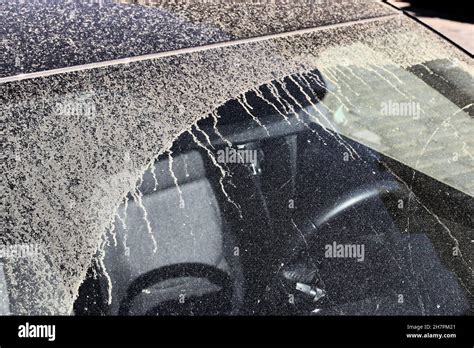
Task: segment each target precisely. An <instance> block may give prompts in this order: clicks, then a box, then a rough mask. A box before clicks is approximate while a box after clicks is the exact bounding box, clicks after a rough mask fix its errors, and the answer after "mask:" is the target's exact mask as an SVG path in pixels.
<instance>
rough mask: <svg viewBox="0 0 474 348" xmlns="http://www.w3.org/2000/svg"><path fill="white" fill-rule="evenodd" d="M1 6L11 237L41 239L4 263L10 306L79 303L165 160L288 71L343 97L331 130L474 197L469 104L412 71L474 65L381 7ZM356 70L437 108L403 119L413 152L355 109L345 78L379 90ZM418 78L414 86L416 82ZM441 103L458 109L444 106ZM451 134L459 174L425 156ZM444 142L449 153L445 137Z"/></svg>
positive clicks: (64, 308) (47, 310)
mask: <svg viewBox="0 0 474 348" xmlns="http://www.w3.org/2000/svg"><path fill="white" fill-rule="evenodd" d="M145 5H146V6H145ZM0 6H1V8H2V11H1V15H0V16H1V17H2V21H1V22H2V26H5V27H4V28H2V29H3V31H4V32H5V33H6V35H5V36H4V38H3V40H2V45H3V51H4V52H5V57H6V59H3V61H2V65H1V67H2V69H1V72H0V99H1V100H2V106H1V114H2V119H4V120H5V132H4V135H5V138H6V142H4V149H5V151H4V152H5V160H4V161H3V163H2V172H3V179H4V184H3V186H4V194H5V195H4V204H5V207H6V218H4V223H5V226H4V227H3V228H2V230H3V231H2V234H1V236H0V244H34V245H39V246H40V253H39V255H37V256H36V257H35V258H32V259H28V258H24V259H18V260H15V262H10V261H9V260H5V263H4V268H5V269H4V273H5V276H6V278H7V279H8V283H9V297H10V301H11V311H12V312H13V313H14V314H70V313H71V311H72V305H73V302H74V299H75V298H76V296H77V292H78V288H79V286H80V284H81V282H82V281H83V279H84V277H85V274H86V271H87V268H88V266H89V264H90V262H91V259H92V258H93V257H94V255H97V253H98V250H99V253H98V254H99V256H98V257H99V258H100V246H101V244H102V237H103V235H104V233H106V232H107V231H108V230H109V229H110V226H111V225H112V223H113V220H114V217H115V214H116V210H117V208H118V206H119V205H120V204H121V202H122V201H123V199H124V198H125V197H126V195H127V193H128V192H130V191H131V190H133V189H134V187H135V186H136V185H137V181H138V180H139V178H140V177H141V176H142V174H143V173H144V171H146V169H147V168H148V167H149V166H150V164H151V163H153V161H154V159H155V158H157V156H158V155H159V154H161V153H163V152H165V151H167V150H168V149H169V148H170V146H171V144H172V143H173V140H174V139H176V138H177V137H178V136H179V135H180V134H182V133H183V132H187V131H188V130H189V129H190V127H191V126H192V125H193V124H195V122H196V121H197V120H199V119H201V118H203V117H205V116H207V115H209V114H211V113H212V112H213V111H214V110H216V108H217V107H219V106H220V105H222V104H223V103H225V102H226V101H228V100H230V99H234V98H236V97H238V96H239V95H241V94H242V93H245V92H246V91H249V90H252V89H255V88H256V87H258V86H260V85H262V84H271V83H272V81H279V80H280V81H281V80H282V79H283V78H284V77H287V76H290V75H291V76H296V77H298V76H300V74H302V73H304V72H309V71H313V70H315V69H318V70H320V71H322V72H323V73H324V75H325V76H326V79H327V81H328V85H331V87H330V88H329V87H328V90H330V93H329V94H330V96H331V98H332V99H331V98H329V99H328V100H327V107H328V108H329V109H332V108H333V107H337V105H339V104H343V105H345V106H346V108H345V109H344V108H343V109H341V110H339V112H337V110H332V111H334V115H335V117H334V119H331V120H330V119H326V118H323V117H322V116H321V119H320V120H319V122H320V123H321V124H323V125H324V126H325V127H326V128H331V129H333V130H335V131H336V132H339V133H341V134H344V135H345V136H347V137H350V138H353V139H356V140H357V141H360V142H362V143H365V144H366V145H367V146H370V147H372V148H374V149H376V150H378V151H380V152H383V153H385V154H386V155H388V156H391V157H393V158H395V159H397V160H399V161H401V162H403V163H405V164H407V165H410V166H412V167H414V168H416V167H417V166H419V168H417V169H419V170H420V171H422V172H424V173H425V174H427V175H429V176H432V177H435V178H436V179H438V180H440V181H443V182H444V183H446V184H448V185H450V186H452V187H454V188H456V189H458V190H460V191H462V192H464V193H467V194H469V195H473V186H472V183H473V182H474V180H472V179H473V176H472V175H473V174H472V173H473V171H472V139H469V137H468V135H469V131H471V134H472V130H473V125H472V119H471V118H470V117H469V115H468V112H469V111H470V110H471V111H472V104H470V105H469V104H467V105H462V106H460V105H456V104H454V103H452V102H450V101H449V100H447V99H445V98H444V97H443V96H442V95H441V94H439V98H437V99H436V98H435V99H436V100H433V101H431V104H429V102H427V101H424V100H423V95H417V94H416V93H420V92H417V91H420V88H421V87H420V86H421V85H422V82H416V81H415V78H414V77H410V76H414V75H411V73H410V72H409V71H407V69H408V68H410V67H413V66H416V65H422V66H424V64H425V62H428V61H445V62H448V64H449V65H450V66H451V67H452V68H453V69H457V70H456V71H458V70H459V71H461V72H464V75H463V74H460V76H461V77H460V78H466V79H468V80H469V79H471V80H470V81H472V76H473V75H472V61H471V60H470V58H469V57H467V56H466V55H465V54H464V53H463V52H461V51H459V50H457V49H456V48H453V47H451V46H450V45H449V44H448V43H446V42H444V41H443V40H442V39H441V38H439V37H438V36H437V35H436V34H434V33H432V32H431V31H429V30H428V29H426V28H424V27H422V26H421V25H419V24H417V23H415V22H414V21H412V20H411V19H409V18H407V17H405V16H404V15H403V14H402V13H399V12H397V11H395V10H393V9H392V8H390V7H388V6H386V5H385V4H382V3H379V2H371V1H368V2H364V1H357V0H353V1H331V2H326V1H324V2H321V1H314V2H311V1H309V2H308V1H301V2H296V3H295V4H293V3H291V4H289V3H287V2H282V4H279V3H278V2H275V3H272V4H261V5H258V4H255V3H251V4H247V3H245V2H240V1H239V2H234V3H233V4H222V3H220V2H216V4H212V3H210V2H203V3H198V2H193V3H188V2H179V1H178V2H173V4H169V3H168V2H159V1H157V2H154V1H146V2H145V1H143V2H142V1H138V4H129V3H128V1H117V2H113V1H102V2H87V1H83V2H70V1H13V2H9V3H8V4H5V3H2V4H1V5H0ZM426 69H427V70H426V73H427V74H430V72H429V70H430V69H431V68H429V67H428V66H426ZM359 70H364V71H365V72H366V73H367V72H369V73H370V74H372V75H374V76H377V77H378V78H379V79H380V80H383V81H385V86H386V87H388V88H390V89H391V91H392V92H393V93H394V95H397V96H398V97H400V96H402V97H406V96H407V95H408V98H409V99H414V100H417V101H422V102H423V104H422V109H423V112H424V113H427V114H428V109H427V108H428V107H430V108H433V109H436V110H438V113H435V114H434V116H432V117H429V118H424V117H421V118H419V119H410V120H408V121H407V123H405V124H404V125H403V126H402V128H401V129H398V130H396V131H398V132H399V133H403V129H404V127H415V128H416V129H417V130H418V133H417V136H416V139H411V140H414V144H413V146H414V147H416V148H417V149H418V150H419V151H418V152H417V153H416V155H415V156H412V157H408V156H407V155H406V152H404V151H402V150H401V149H400V148H399V147H397V146H396V144H393V146H388V145H387V142H384V141H380V137H381V135H380V134H381V133H378V132H379V131H380V132H382V133H383V131H384V130H383V129H385V131H388V130H390V131H393V130H394V129H395V128H396V127H397V125H388V124H387V125H386V126H385V128H384V127H383V125H382V126H381V124H380V123H376V122H375V121H373V119H371V120H367V119H364V118H363V117H361V116H360V115H361V114H363V113H365V114H369V113H370V112H371V111H370V110H362V111H361V110H359V112H356V111H355V109H357V108H356V107H355V106H353V105H351V104H354V102H353V101H352V99H351V100H349V99H348V97H347V96H348V95H349V94H350V93H354V91H353V88H354V87H353V85H352V84H349V83H348V80H347V79H349V77H348V75H351V74H352V75H353V77H351V80H357V81H359V83H360V90H358V91H355V94H354V95H358V96H359V97H361V98H362V97H363V96H364V95H365V97H366V98H370V93H371V83H372V82H371V81H368V80H365V79H364V77H363V76H361V75H358V71H359ZM431 72H432V73H433V71H431ZM400 74H405V75H406V78H405V77H400ZM405 75H404V76H405ZM410 79H413V84H409V83H407V82H406V81H410ZM295 80H296V78H295ZM298 81H300V83H303V81H304V80H303V79H298ZM372 92H373V90H372ZM394 98H395V97H394ZM331 100H332V101H333V102H334V105H332V104H331ZM78 109H79V110H80V111H81V112H77V110H78ZM351 110H352V112H351ZM439 110H443V115H448V116H447V117H443V118H442V117H441V116H437V115H440V114H441V113H440V111H439ZM316 117H317V116H316ZM351 119H352V121H351ZM443 122H444V123H443ZM354 124H357V127H352V126H351V125H354ZM376 128H377V129H376ZM380 128H383V129H382V130H380ZM453 129H454V130H453ZM374 134H375V135H374ZM377 134H378V135H377ZM377 136H378V137H377ZM400 136H401V137H403V134H401V135H400ZM443 136H444V137H446V136H449V137H450V139H451V140H450V142H451V146H452V147H453V148H456V149H458V150H456V151H459V152H460V154H461V152H463V151H464V152H465V153H466V154H467V155H465V156H461V159H460V160H459V161H457V162H456V163H455V164H453V166H454V165H456V166H465V168H467V169H466V170H464V171H462V170H461V171H460V172H458V173H457V174H456V175H455V176H452V175H450V173H451V170H452V167H450V166H446V165H445V163H444V162H443V163H441V162H439V164H438V165H437V164H436V163H434V164H430V165H427V166H425V167H423V166H422V164H423V163H424V162H426V158H427V157H423V156H424V154H425V152H429V153H430V155H431V154H432V153H433V151H432V150H430V149H432V146H431V145H432V143H431V142H432V141H435V140H436V139H437V137H440V138H442V137H443ZM428 150H429V151H428ZM435 152H436V153H437V154H440V156H442V155H446V156H452V155H453V154H452V151H451V150H447V149H446V148H445V147H443V146H440V147H436V151H435ZM463 168H464V167H463ZM460 174H463V175H460ZM0 291H1V288H0Z"/></svg>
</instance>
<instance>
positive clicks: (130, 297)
mask: <svg viewBox="0 0 474 348" xmlns="http://www.w3.org/2000/svg"><path fill="white" fill-rule="evenodd" d="M180 277H193V278H206V279H207V280H209V281H210V282H211V283H212V284H214V285H216V286H218V287H220V288H221V289H220V290H219V291H217V292H213V293H210V294H205V295H201V296H192V297H190V298H188V299H187V300H186V301H185V302H184V303H180V302H179V300H178V299H176V300H169V301H164V302H162V303H161V304H159V305H157V306H155V307H153V308H151V309H150V310H148V311H147V312H146V313H145V315H158V314H160V315H190V314H193V313H196V312H197V313H199V314H202V315H204V314H206V315H208V314H222V313H223V312H224V313H226V312H229V311H230V310H231V308H232V304H231V300H232V294H233V286H232V280H231V278H230V276H229V275H228V274H227V273H226V272H224V271H222V270H220V269H219V268H217V267H215V266H210V265H206V264H202V263H179V264H173V265H168V266H163V267H160V268H156V269H154V270H151V271H149V272H147V273H145V274H142V275H141V276H139V277H138V278H136V279H135V280H134V281H133V282H132V283H131V284H130V286H129V287H128V289H127V292H126V295H125V297H124V298H123V299H122V301H121V302H120V307H119V311H118V315H130V308H131V305H132V303H133V301H134V299H135V298H136V297H137V296H138V295H140V294H141V293H142V291H143V290H145V289H147V288H150V287H152V286H153V285H155V284H158V283H160V282H162V281H165V280H168V279H173V278H180Z"/></svg>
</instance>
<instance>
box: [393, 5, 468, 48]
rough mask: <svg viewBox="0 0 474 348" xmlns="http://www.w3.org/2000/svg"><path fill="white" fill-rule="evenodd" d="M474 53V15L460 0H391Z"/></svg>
mask: <svg viewBox="0 0 474 348" xmlns="http://www.w3.org/2000/svg"><path fill="white" fill-rule="evenodd" d="M389 2H390V3H391V4H393V5H395V6H397V7H398V8H400V9H402V10H404V11H407V12H409V13H410V14H412V15H415V16H416V17H417V18H418V19H420V20H421V21H422V22H424V23H426V24H428V25H429V26H430V27H432V28H433V29H435V30H437V31H438V32H440V33H441V34H443V35H444V36H446V37H448V38H449V39H450V40H452V41H454V42H455V43H457V44H458V45H460V46H461V47H463V48H464V49H465V50H467V51H468V52H470V53H471V54H474V15H473V14H472V10H469V9H468V8H467V7H466V6H467V5H466V3H463V2H460V1H454V2H449V1H442V2H435V1H423V0H418V1H417V0H413V1H396V0H391V1H389Z"/></svg>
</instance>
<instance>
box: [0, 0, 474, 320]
mask: <svg viewBox="0 0 474 348" xmlns="http://www.w3.org/2000/svg"><path fill="white" fill-rule="evenodd" d="M1 6H2V8H3V9H2V15H1V16H2V17H3V18H2V23H4V26H5V28H4V29H6V30H5V32H6V35H5V37H4V38H3V43H4V47H5V53H6V57H7V58H6V59H5V60H3V62H2V65H1V66H2V69H1V76H0V90H1V93H0V98H1V100H2V115H3V118H4V119H5V121H6V122H5V124H6V130H5V134H6V137H7V139H6V140H7V142H6V145H5V157H6V158H5V161H4V163H2V172H3V173H4V175H3V176H4V181H5V185H4V186H5V194H6V199H5V207H6V218H5V221H4V222H5V226H4V233H2V235H1V236H0V244H1V245H2V246H3V247H2V249H0V251H1V252H2V254H1V255H0V256H1V259H2V263H0V312H1V313H2V314H4V315H7V314H14V315H77V316H86V315H101V316H108V315H111V316H117V315H118V316H130V315H135V316H136V315H140V316H141V315H150V316H169V315H177V316H207V315H216V316H228V315H246V316H270V315H272V316H274V315H281V316H329V315H330V316H334V315H337V316H346V315H364V316H365V315H371V316H372V315H385V316H387V315H388V316H406V315H429V316H431V315H449V316H459V315H471V314H472V306H471V304H472V287H471V285H470V284H471V283H470V282H471V280H472V239H473V227H474V223H473V220H472V216H473V211H474V204H473V202H474V201H473V196H474V166H473V154H472V147H473V146H474V143H473V141H472V134H473V133H474V122H473V117H474V94H473V89H472V86H473V82H474V78H473V64H472V63H473V62H472V57H470V56H469V55H468V54H466V52H464V51H463V50H462V49H459V48H458V47H455V46H453V45H452V44H450V43H449V42H447V41H446V40H444V39H443V38H442V37H440V36H438V35H437V34H436V33H434V32H432V31H431V30H430V29H428V28H426V27H424V26H422V25H421V24H419V23H417V22H415V21H413V20H412V19H411V18H409V17H407V16H405V15H404V14H403V13H402V12H400V11H397V10H396V9H394V8H392V7H390V6H389V5H387V4H385V3H382V2H378V1H369V2H360V1H355V0H354V1H331V2H330V3H329V2H328V3H326V2H324V3H321V2H317V1H315V2H311V1H309V2H308V1H297V2H295V3H291V4H290V3H287V2H283V3H281V4H264V3H256V2H235V3H213V2H202V3H199V2H176V3H173V2H162V1H142V0H138V1H126V0H123V1H100V2H97V1H94V2H90V1H85V2H69V1H38V2H36V1H31V2H22V1H20V2H11V3H7V4H2V5H1Z"/></svg>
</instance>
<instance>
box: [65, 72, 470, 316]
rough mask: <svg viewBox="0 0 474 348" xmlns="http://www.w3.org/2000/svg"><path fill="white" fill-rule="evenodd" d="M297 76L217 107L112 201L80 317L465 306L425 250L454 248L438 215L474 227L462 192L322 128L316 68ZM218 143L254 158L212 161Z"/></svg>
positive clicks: (441, 258) (445, 261) (435, 252)
mask: <svg viewBox="0 0 474 348" xmlns="http://www.w3.org/2000/svg"><path fill="white" fill-rule="evenodd" d="M297 78H298V77H296V76H294V77H291V76H290V77H288V78H286V79H284V80H283V82H277V81H275V82H273V83H272V84H271V85H264V86H260V87H259V88H258V89H255V90H253V91H249V92H248V93H246V94H245V95H244V96H241V97H239V98H236V99H235V100H231V101H229V102H227V103H226V104H224V105H223V106H221V107H220V108H219V109H218V110H217V112H216V113H215V114H213V115H209V116H208V117H207V118H205V119H202V120H200V121H199V122H197V123H196V124H195V125H194V126H193V128H192V131H190V132H186V133H183V134H182V135H181V136H180V137H179V138H178V139H176V140H175V142H174V144H173V147H172V148H171V150H170V151H168V152H166V153H164V154H162V155H161V156H160V157H159V158H158V159H157V160H156V162H155V163H154V165H153V166H151V167H150V169H149V170H148V171H147V172H145V174H144V175H143V177H142V178H141V180H140V182H139V183H138V185H137V190H136V191H135V192H131V193H129V195H128V197H127V199H126V201H124V203H123V204H122V205H121V207H120V208H119V210H118V212H117V217H116V222H115V225H114V228H113V229H112V231H110V233H108V234H107V241H106V244H107V245H106V247H105V249H104V256H103V259H102V261H101V262H98V261H95V262H93V263H92V265H91V267H90V270H89V273H88V276H87V278H86V280H85V281H84V283H83V284H82V286H81V288H80V291H79V297H78V298H77V300H76V302H75V306H74V313H75V314H76V315H342V314H344V315H461V314H467V313H469V312H470V310H471V309H470V305H469V303H470V302H469V284H460V283H459V282H458V280H457V277H455V274H459V275H460V277H462V278H463V279H466V278H467V279H469V272H470V271H469V269H468V267H467V266H466V265H465V263H463V260H462V259H460V260H459V261H457V260H453V259H452V257H451V258H450V257H448V255H445V254H443V253H442V252H440V251H439V250H440V249H439V248H438V247H437V246H438V245H441V244H446V243H453V240H452V239H450V236H449V235H447V234H446V233H444V232H443V228H444V227H443V225H449V226H450V230H452V231H458V232H459V233H460V235H463V233H467V232H466V231H469V230H471V231H472V228H473V226H474V225H473V222H472V219H471V217H470V215H469V211H472V204H473V202H472V198H471V197H469V196H467V195H465V194H463V193H461V192H459V191H456V190H454V189H452V188H450V187H448V186H446V185H445V184H443V183H441V182H438V181H436V180H434V179H432V178H430V177H428V176H426V175H424V174H422V173H417V174H416V181H411V179H412V178H413V169H411V168H409V167H406V166H404V165H403V164H401V163H399V162H397V161H396V160H394V159H391V158H388V157H385V156H383V155H381V154H380V153H377V152H376V151H374V150H371V149H370V148H368V147H366V146H364V145H362V144H360V143H358V142H355V141H353V140H351V139H349V138H346V137H344V136H342V135H339V134H337V133H336V132H333V131H331V130H329V129H324V128H323V127H322V126H321V125H320V124H318V123H317V122H314V121H313V120H311V119H310V118H308V117H307V116H306V115H305V113H304V112H302V110H304V109H305V108H307V107H311V105H316V104H317V103H318V101H319V100H321V99H322V98H324V96H325V88H324V85H323V78H322V76H321V75H320V74H319V72H317V71H314V72H312V73H311V74H308V75H307V76H305V78H306V79H307V80H308V81H310V82H311V87H312V88H309V87H308V88H307V89H305V90H302V89H301V88H299V86H297V85H296V84H295V83H294V81H295V79H297ZM275 95H279V96H280V98H276V97H275ZM308 96H310V98H311V100H308ZM277 111H278V112H277ZM230 147H231V148H233V149H239V150H242V151H244V150H245V151H253V153H254V154H256V159H257V160H256V162H253V163H248V162H244V163H229V161H228V162H226V163H222V162H219V161H218V160H217V158H218V152H219V150H223V149H225V148H230ZM437 192H438V193H439V192H451V195H449V198H446V197H445V198H446V199H450V200H456V202H457V204H456V206H459V205H461V206H462V207H465V209H466V210H465V212H464V213H463V211H462V209H460V210H459V211H458V212H457V213H456V214H452V213H450V212H449V210H447V209H445V207H446V205H445V204H444V203H443V202H445V201H444V199H445V198H443V197H440V196H436V194H437ZM439 220H442V221H443V223H442V224H440V221H439ZM336 242H337V243H338V244H351V245H363V246H364V248H365V249H364V250H365V255H364V260H363V261H364V262H358V261H357V259H355V258H328V257H327V255H326V249H325V246H328V245H333V243H336ZM467 244H469V243H467ZM462 251H463V252H464V253H468V252H469V251H468V250H462Z"/></svg>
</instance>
